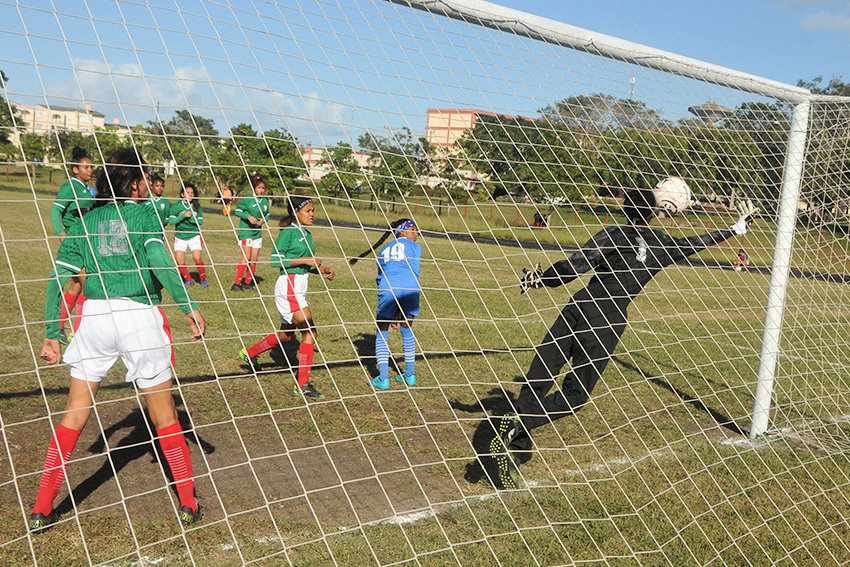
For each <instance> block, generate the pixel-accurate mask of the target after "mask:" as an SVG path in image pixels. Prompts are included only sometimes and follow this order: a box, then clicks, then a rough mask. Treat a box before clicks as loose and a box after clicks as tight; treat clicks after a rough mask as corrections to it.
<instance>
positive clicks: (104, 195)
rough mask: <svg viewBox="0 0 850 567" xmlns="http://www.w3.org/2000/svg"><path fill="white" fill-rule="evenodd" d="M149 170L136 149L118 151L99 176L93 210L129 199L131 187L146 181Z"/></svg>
mask: <svg viewBox="0 0 850 567" xmlns="http://www.w3.org/2000/svg"><path fill="white" fill-rule="evenodd" d="M147 170H148V167H147V164H146V163H145V160H143V159H142V156H140V155H139V153H138V152H137V151H136V148H133V147H129V148H121V149H119V150H116V151H115V153H113V154H112V155H111V156H109V159H107V160H106V163H104V164H103V167H102V168H101V170H100V173H98V175H97V182H96V183H95V187H96V188H97V194H96V195H95V201H94V205H92V208H95V207H100V206H103V205H106V204H107V203H112V202H114V201H115V200H116V199H129V198H130V185H132V184H133V182H134V181H138V180H139V179H144V177H145V172H146V171H147Z"/></svg>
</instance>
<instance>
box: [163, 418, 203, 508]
mask: <svg viewBox="0 0 850 567" xmlns="http://www.w3.org/2000/svg"><path fill="white" fill-rule="evenodd" d="M156 435H157V437H159V446H160V447H162V453H163V454H164V455H165V460H166V461H167V462H168V468H169V469H171V476H172V477H174V482H175V484H176V485H177V497H178V498H179V499H180V505H181V506H187V507H189V509H191V510H192V511H197V503H196V502H195V481H194V479H193V478H192V458H191V457H190V456H189V446H188V445H186V437H185V436H184V435H183V428H182V427H180V423H179V422H178V423H174V424H172V425H169V426H168V427H163V428H162V429H157V430H156Z"/></svg>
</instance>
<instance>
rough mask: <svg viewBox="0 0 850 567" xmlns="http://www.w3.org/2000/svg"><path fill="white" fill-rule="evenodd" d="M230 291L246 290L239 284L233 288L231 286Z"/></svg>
mask: <svg viewBox="0 0 850 567" xmlns="http://www.w3.org/2000/svg"><path fill="white" fill-rule="evenodd" d="M230 291H245V290H244V289H243V288H242V286H241V285H239V284H238V283H235V284H233V285H232V286H230Z"/></svg>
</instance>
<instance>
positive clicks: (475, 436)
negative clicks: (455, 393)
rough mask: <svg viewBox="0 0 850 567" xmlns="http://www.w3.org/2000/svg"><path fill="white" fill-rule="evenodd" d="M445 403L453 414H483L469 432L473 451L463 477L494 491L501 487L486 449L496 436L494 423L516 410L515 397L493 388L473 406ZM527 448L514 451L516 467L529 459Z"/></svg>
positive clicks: (494, 466) (457, 402) (511, 393)
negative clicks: (454, 411) (487, 484)
mask: <svg viewBox="0 0 850 567" xmlns="http://www.w3.org/2000/svg"><path fill="white" fill-rule="evenodd" d="M523 380H524V378H523V377H521V376H519V377H517V378H516V379H515V381H517V382H522V381H523ZM449 404H450V405H451V407H452V409H454V410H456V411H461V412H464V413H470V414H475V413H480V414H483V415H482V419H481V421H480V422H479V423H478V425H477V426H476V427H475V431H473V433H472V441H471V443H472V448H473V450H474V451H475V460H474V461H472V462H471V463H467V464H466V472H465V473H464V475H463V477H464V478H465V479H466V481H467V482H469V483H471V484H477V483H479V482H481V480H482V479H484V480H486V481H487V482H488V483H490V485H491V486H493V487H495V488H502V487H501V486H500V484H499V482H498V475H497V474H496V462H495V460H494V459H493V456H492V455H493V453H492V451H491V449H490V442H491V441H492V440H493V437H494V436H495V434H496V423H495V421H496V420H497V419H499V418H500V417H501V416H503V415H505V414H508V413H511V412H515V411H516V409H515V407H516V395H515V394H514V393H513V392H508V391H505V390H502V389H501V388H494V389H492V390H490V391H489V392H487V397H486V398H482V399H481V400H480V401H478V402H476V403H474V404H464V403H461V402H459V401H457V400H450V401H449ZM488 416H493V417H488ZM529 441H530V440H529ZM530 448H531V447H530V445H529V447H528V449H529V450H523V451H515V452H514V455H515V457H516V458H517V461H518V463H519V464H522V463H526V462H528V461H529V460H531V451H530Z"/></svg>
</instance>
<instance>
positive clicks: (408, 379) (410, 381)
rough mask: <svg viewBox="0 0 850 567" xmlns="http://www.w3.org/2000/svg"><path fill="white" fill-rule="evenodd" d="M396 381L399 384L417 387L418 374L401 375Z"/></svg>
mask: <svg viewBox="0 0 850 567" xmlns="http://www.w3.org/2000/svg"><path fill="white" fill-rule="evenodd" d="M395 379H396V381H397V382H404V383H405V384H407V385H408V386H415V385H416V374H410V375H408V374H407V373H404V374H399V375H398V376H396V377H395Z"/></svg>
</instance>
